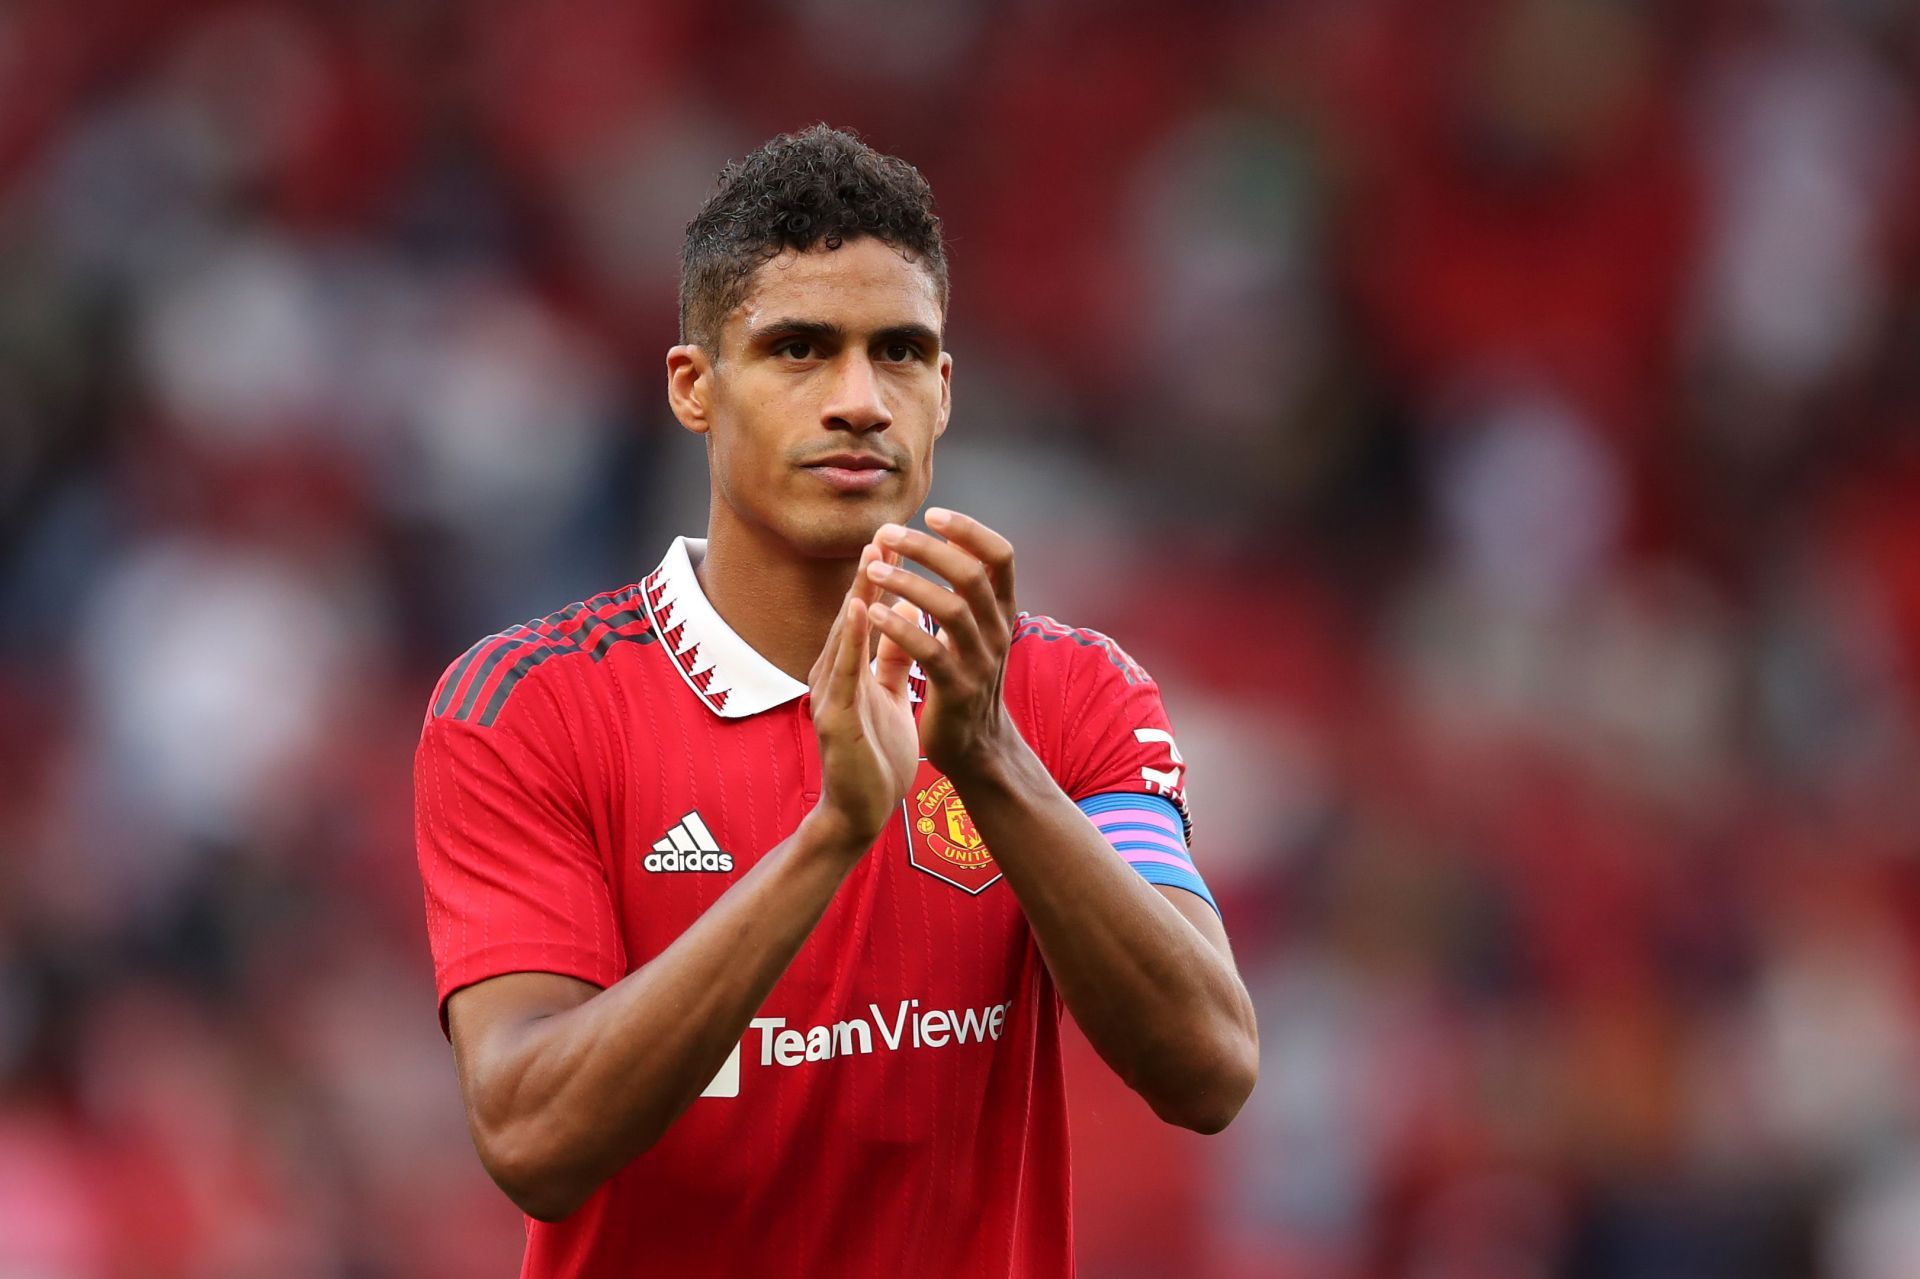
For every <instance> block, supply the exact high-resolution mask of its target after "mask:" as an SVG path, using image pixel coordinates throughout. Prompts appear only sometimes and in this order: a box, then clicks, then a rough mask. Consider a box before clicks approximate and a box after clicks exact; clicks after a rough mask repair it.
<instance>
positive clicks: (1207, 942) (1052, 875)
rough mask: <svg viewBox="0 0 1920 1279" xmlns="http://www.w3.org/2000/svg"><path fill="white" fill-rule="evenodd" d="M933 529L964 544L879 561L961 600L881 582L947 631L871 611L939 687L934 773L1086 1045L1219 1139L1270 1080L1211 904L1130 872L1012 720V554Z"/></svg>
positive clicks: (896, 574) (915, 539) (949, 518)
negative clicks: (993, 870) (988, 857)
mask: <svg viewBox="0 0 1920 1279" xmlns="http://www.w3.org/2000/svg"><path fill="white" fill-rule="evenodd" d="M927 522H928V523H929V524H930V525H933V526H934V527H935V528H936V529H937V530H939V531H940V532H942V533H945V534H946V535H947V537H949V538H951V539H952V540H951V541H947V542H941V541H938V540H937V539H934V538H931V537H928V536H927V535H925V534H923V533H917V532H914V531H913V530H911V529H905V528H901V527H899V526H898V525H889V526H887V527H886V528H884V529H882V530H881V532H880V535H879V542H880V545H882V546H884V547H886V548H888V549H891V550H894V551H898V552H899V553H900V554H902V555H904V556H907V557H909V558H911V559H914V560H916V561H918V562H920V563H922V564H925V565H926V566H927V567H929V568H931V569H933V570H934V571H935V572H936V573H939V574H940V575H941V576H942V577H944V578H946V579H947V581H948V582H949V583H951V585H952V589H951V590H949V589H945V588H943V587H941V586H940V585H938V584H936V583H933V582H928V581H926V580H925V579H923V578H919V577H915V576H913V575H912V574H908V573H905V572H903V571H901V570H898V569H892V568H890V567H889V566H886V565H883V564H876V563H871V562H870V563H869V564H868V567H867V572H868V574H869V576H872V577H873V578H874V580H876V581H877V582H879V583H880V584H881V585H883V586H884V587H886V588H887V589H888V590H892V591H896V592H898V593H899V594H900V595H901V597H902V598H904V599H907V600H910V601H911V602H912V603H914V604H915V605H917V606H919V607H920V608H923V609H926V610H927V611H928V612H930V613H932V614H933V615H934V617H935V618H937V619H938V620H939V622H940V627H941V633H940V635H939V637H938V638H936V637H933V636H929V635H927V634H926V633H925V632H923V631H921V630H920V629H919V628H918V627H917V626H916V625H914V623H913V622H912V621H911V619H909V618H908V617H906V616H905V615H904V614H902V613H899V612H898V611H887V610H881V609H879V608H878V607H876V608H874V609H873V610H872V612H873V618H874V623H875V625H876V626H878V627H879V628H880V631H881V633H882V634H883V635H884V636H885V637H886V639H887V640H888V641H889V642H891V643H892V644H893V645H896V646H897V647H899V648H900V649H902V650H905V651H906V652H907V653H909V654H911V655H912V656H913V658H914V659H916V660H917V661H918V662H919V663H920V666H921V668H922V669H923V670H925V671H926V673H927V682H928V703H927V706H926V708H925V709H924V711H923V713H922V715H921V720H920V733H921V742H922V745H923V747H924V749H925V752H926V755H927V758H928V759H930V760H932V761H933V762H934V763H935V764H936V765H937V766H938V767H939V768H940V769H941V771H942V772H944V773H946V774H947V776H948V777H949V778H951V779H952V781H953V784H954V786H955V787H956V788H957V789H958V790H959V792H960V794H961V797H962V798H963V799H964V800H965V801H966V805H967V812H968V814H969V815H970V816H971V817H972V818H973V821H974V825H975V826H976V827H977V828H978V829H979V831H980V834H981V837H982V838H983V839H984V840H985V841H986V843H987V846H988V847H990V848H992V849H993V850H994V859H995V861H997V862H998V863H999V864H1000V866H1001V869H1002V870H1003V872H1004V873H1005V875H1006V877H1007V883H1008V885H1009V886H1010V887H1011V888H1012V889H1013V891H1014V895H1015V896H1016V897H1018V898H1019V900H1020V906H1021V909H1022V910H1023V911H1025V912H1026V916H1027V921H1028V923H1029V924H1030V925H1031V926H1032V928H1033V933H1034V938H1035V940H1036V941H1037V942H1038V944H1039V947H1040V952H1041V954H1042V955H1043V956H1044V957H1045V959H1046V961H1047V968H1048V971H1049V972H1051V973H1052V974H1053V979H1054V984H1055V985H1056V986H1058V987H1059V990H1060V997H1061V998H1062V999H1063V1000H1064V1001H1065V1003H1066V1005H1067V1007H1068V1009H1069V1010H1071V1011H1072V1013H1073V1016H1074V1020H1075V1021H1077V1022H1079V1024H1080V1027H1081V1029H1082V1030H1084V1031H1085V1032H1086V1035H1087V1039H1088V1041H1089V1042H1090V1043H1092V1044H1093V1046H1094V1048H1095V1049H1096V1050H1098V1051H1099V1053H1100V1055H1101V1056H1102V1057H1103V1058H1104V1059H1105V1060H1106V1061H1107V1063H1108V1064H1109V1065H1111V1066H1112V1067H1113V1068H1114V1070H1115V1071H1116V1072H1117V1073H1118V1074H1119V1075H1120V1077H1121V1078H1122V1079H1124V1080H1126V1082H1127V1083H1128V1085H1129V1086H1131V1087H1132V1088H1133V1089H1134V1090H1135V1091H1136V1092H1138V1093H1140V1095H1141V1096H1142V1097H1144V1098H1145V1099H1146V1100H1147V1103H1148V1104H1149V1105H1151V1106H1152V1107H1153V1109H1154V1113H1155V1114H1158V1115H1159V1116H1160V1117H1161V1118H1163V1119H1165V1120H1167V1121H1168V1122H1170V1123H1176V1124H1179V1125H1181V1126H1182V1127H1186V1128H1192V1129H1194V1130H1196V1131H1199V1132H1217V1131H1219V1130H1220V1129H1222V1128H1224V1127H1226V1126H1227V1124H1228V1123H1229V1122H1230V1121H1231V1120H1232V1119H1233V1117H1234V1115H1235V1114H1236V1113H1238V1112H1239V1109H1240V1107H1241V1105H1242V1104H1243V1103H1244V1102H1245V1101H1246V1099H1247V1096H1248V1094H1249V1093H1251V1092H1252V1091H1253V1084H1254V1079H1255V1077H1256V1075H1257V1073H1258V1069H1259V1066H1258V1062H1259V1036H1258V1031H1257V1029H1256V1026H1255V1022H1254V1014H1253V1003H1252V1000H1251V999H1249V998H1248V996H1247V992H1246V988H1245V986H1243V985H1242V984H1241V981H1240V976H1239V973H1238V972H1237V970H1236V969H1235V967H1234V963H1233V955H1232V952H1231V951H1230V949H1229V947H1228V945H1227V938H1226V933H1225V931H1224V930H1223V929H1222V928H1221V926H1220V921H1219V919H1218V918H1217V917H1216V916H1215V915H1214V914H1213V912H1212V910H1211V909H1210V908H1208V906H1207V905H1206V903H1205V902H1203V901H1201V900H1200V899H1199V898H1198V897H1195V896H1194V895H1193V894H1191V893H1188V892H1186V891H1184V890H1182V889H1179V888H1167V889H1164V890H1162V889H1157V888H1156V887H1155V886H1154V885H1152V884H1149V883H1147V882H1146V881H1145V880H1143V879H1141V878H1140V876H1139V875H1138V874H1136V873H1135V872H1134V871H1133V870H1132V868H1130V867H1128V866H1127V865H1126V864H1125V863H1124V862H1122V861H1121V859H1120V858H1118V857H1116V856H1115V855H1114V851H1113V848H1112V846H1111V845H1109V844H1108V843H1107V842H1106V840H1105V838H1103V837H1102V836H1101V834H1100V832H1099V831H1098V830H1097V829H1095V827H1094V825H1093V823H1092V822H1091V821H1090V820H1088V818H1087V816H1086V814H1084V813H1082V812H1081V811H1080V809H1079V808H1078V807H1077V806H1076V805H1075V804H1074V803H1073V801H1072V800H1070V799H1069V798H1068V797H1067V796H1066V794H1065V793H1064V792H1062V791H1061V789H1060V787H1059V786H1058V785H1056V784H1055V782H1054V780H1053V778H1052V777H1051V776H1049V775H1048V773H1047V771H1046V769H1045V767H1044V766H1043V765H1042V764H1041V762H1040V760H1039V758H1038V757H1037V756H1035V755H1034V753H1033V751H1032V749H1031V748H1030V747H1029V746H1028V745H1027V743H1026V742H1025V741H1024V740H1023V739H1022V738H1021V736H1020V734H1019V732H1018V730H1017V729H1015V728H1014V726H1013V724H1012V721H1011V720H1010V719H1009V717H1008V716H1007V712H1006V706H1005V704H1004V702H1003V700H1002V697H1001V685H1002V682H1003V679H1004V676H1005V671H1006V657H1007V650H1008V648H1009V646H1010V644H1011V639H1012V622H1013V618H1014V616H1015V612H1014V607H1013V547H1012V546H1011V545H1010V544H1008V543H1007V541H1006V539H1005V538H1003V537H1001V536H1000V535H999V534H997V533H995V532H993V531H992V530H991V529H988V528H987V527H986V526H984V525H982V524H980V523H979V522H977V521H975V520H971V519H968V518H967V517H966V516H963V515H958V514H956V513H953V512H943V511H940V510H937V509H934V510H929V511H928V512H927ZM883 650H884V645H883Z"/></svg>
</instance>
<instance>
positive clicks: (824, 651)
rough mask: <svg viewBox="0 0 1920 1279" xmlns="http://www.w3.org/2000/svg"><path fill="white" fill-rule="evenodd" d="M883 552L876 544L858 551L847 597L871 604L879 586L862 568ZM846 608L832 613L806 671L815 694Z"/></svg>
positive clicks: (845, 617)
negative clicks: (824, 641) (823, 636)
mask: <svg viewBox="0 0 1920 1279" xmlns="http://www.w3.org/2000/svg"><path fill="white" fill-rule="evenodd" d="M883 554H884V552H882V551H881V549H880V548H879V547H878V546H874V545H871V544H869V545H868V546H866V547H863V548H862V549H861V551H860V563H859V564H858V566H857V567H856V568H855V569H854V574H853V586H852V587H851V588H849V590H848V591H847V595H848V598H850V599H856V600H859V601H860V602H861V603H862V604H871V603H873V601H874V600H875V598H877V597H878V594H879V587H878V585H877V584H876V583H874V582H873V581H872V580H871V579H869V578H868V577H867V576H866V573H865V572H864V570H865V569H866V567H867V565H868V564H870V563H872V562H873V561H874V560H875V559H877V558H880V557H882V555H883ZM847 616H848V610H847V609H845V608H842V609H841V610H840V611H839V612H837V613H835V614H834V615H833V625H832V626H830V627H828V628H827V642H826V643H825V644H822V645H821V646H820V655H819V656H818V657H816V658H814V659H813V666H812V668H811V669H809V670H808V671H807V689H808V691H809V692H811V693H813V694H814V695H815V696H818V695H819V692H820V677H821V676H822V675H823V674H824V673H825V672H826V671H827V670H829V669H831V667H832V665H833V661H832V654H833V653H834V652H835V651H837V650H836V648H835V645H836V644H837V643H838V641H839V638H840V629H841V627H842V626H844V625H845V624H846V620H847Z"/></svg>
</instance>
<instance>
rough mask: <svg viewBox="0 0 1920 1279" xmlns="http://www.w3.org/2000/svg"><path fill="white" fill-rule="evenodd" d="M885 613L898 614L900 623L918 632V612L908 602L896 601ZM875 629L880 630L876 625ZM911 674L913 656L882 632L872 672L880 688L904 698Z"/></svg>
mask: <svg viewBox="0 0 1920 1279" xmlns="http://www.w3.org/2000/svg"><path fill="white" fill-rule="evenodd" d="M887 611H888V612H890V613H898V614H899V615H900V618H901V620H902V621H904V622H906V623H907V625H909V626H911V627H913V629H914V630H916V631H920V610H919V609H917V608H915V607H914V606H913V605H912V604H911V603H909V602H908V601H906V600H900V601H897V602H896V603H895V604H894V605H893V607H892V608H890V609H888V610H887ZM875 629H877V630H878V629H881V628H880V627H879V626H878V624H877V623H876V625H875ZM920 633H921V634H923V635H924V634H925V633H926V632H925V631H920ZM912 673H913V654H911V653H909V652H907V650H906V649H904V648H901V647H900V645H899V644H897V643H895V642H894V640H893V637H892V636H890V635H888V634H886V633H885V632H884V630H882V633H881V635H880V652H879V655H878V656H877V658H876V659H875V671H874V674H875V676H876V677H877V678H878V679H879V681H880V687H882V688H884V689H886V690H887V691H888V692H891V693H894V694H895V695H897V696H901V697H904V696H906V693H907V679H908V677H909V676H910V675H912Z"/></svg>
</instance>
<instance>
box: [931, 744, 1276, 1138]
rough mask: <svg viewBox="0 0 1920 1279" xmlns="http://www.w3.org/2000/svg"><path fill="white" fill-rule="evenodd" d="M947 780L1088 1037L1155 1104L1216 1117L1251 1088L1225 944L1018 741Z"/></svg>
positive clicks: (1205, 1127) (1244, 1003) (1247, 1045)
mask: <svg viewBox="0 0 1920 1279" xmlns="http://www.w3.org/2000/svg"><path fill="white" fill-rule="evenodd" d="M1014 737H1015V739H1016V740H1015V741H1014V742H1012V743H1011V744H1009V745H1008V746H1006V747H1004V748H1002V749H1000V750H997V751H995V752H993V753H992V755H991V756H990V757H989V758H988V760H987V762H985V763H984V764H983V765H982V766H981V767H980V768H979V769H978V770H974V771H968V772H966V773H964V774H963V775H959V776H954V777H953V781H954V784H955V786H956V788H957V789H958V790H959V792H960V795H961V797H962V799H963V800H964V801H965V803H966V806H967V812H968V814H969V815H970V816H971V817H972V818H973V822H974V825H975V826H976V828H978V830H979V832H980V834H981V837H982V838H983V839H984V840H985V841H986V844H987V847H988V848H990V849H992V850H993V856H994V861H995V862H996V864H998V865H999V867H1000V869H1001V871H1002V873H1004V874H1005V876H1006V878H1007V884H1008V886H1009V887H1010V888H1011V889H1012V890H1013V893H1014V895H1015V897H1017V898H1018V899H1019V902H1020V906H1021V909H1022V910H1023V911H1024V912H1025V913H1026V916H1027V920H1028V922H1029V924H1030V925H1031V927H1032V929H1033V934H1034V938H1035V940H1036V941H1037V942H1038V944H1039V947H1040V953H1041V955H1042V956H1043V957H1044V958H1045V960H1046V963H1047V968H1048V970H1049V971H1050V972H1051V973H1052V975H1053V980H1054V984H1055V985H1056V986H1057V987H1058V988H1059V991H1060V995H1061V998H1062V999H1063V1000H1064V1001H1065V1003H1066V1005H1067V1008H1068V1009H1069V1010H1070V1011H1071V1012H1072V1013H1073V1016H1074V1020H1075V1021H1077V1022H1078V1023H1079V1025H1080V1027H1081V1029H1082V1030H1083V1031H1084V1032H1085V1034H1086V1036H1087V1039H1088V1041H1089V1042H1090V1043H1092V1044H1093V1046H1094V1048H1095V1049H1096V1050H1097V1051H1098V1052H1099V1053H1100V1055H1101V1057H1102V1058H1104V1059H1105V1060H1106V1061H1107V1063H1108V1064H1109V1065H1110V1066H1112V1067H1113V1069H1114V1070H1115V1071H1116V1072H1117V1073H1118V1074H1119V1075H1120V1077H1121V1078H1122V1079H1124V1080H1125V1081H1126V1082H1127V1083H1128V1085H1129V1086H1131V1087H1132V1088H1133V1089H1134V1090H1135V1091H1136V1092H1138V1093H1140V1095H1141V1096H1142V1097H1144V1098H1145V1099H1146V1100H1147V1102H1148V1103H1149V1104H1150V1105H1151V1106H1152V1107H1153V1109H1154V1111H1155V1113H1156V1114H1158V1115H1160V1116H1161V1117H1162V1118H1163V1119H1166V1120H1168V1121H1169V1122H1172V1123H1178V1124H1181V1125H1182V1126H1184V1127H1190V1128H1196V1129H1199V1130H1202V1131H1215V1130H1217V1129H1218V1128H1220V1127H1224V1126H1225V1124H1226V1123H1227V1121H1229V1120H1230V1119H1231V1118H1232V1117H1233V1114H1234V1113H1235V1112H1237V1111H1238V1109H1239V1107H1240V1104H1241V1103H1242V1102H1243V1101H1244V1100H1245V1099H1246V1095H1247V1092H1248V1091H1250V1090H1251V1088H1252V1084H1253V1072H1254V1069H1255V1064H1254V1063H1255V1057H1256V1055H1257V1040H1256V1032H1255V1029H1254V1015H1253V1006H1252V1002H1251V1001H1250V1000H1249V999H1248V997H1247V993H1246V989H1245V987H1244V986H1243V985H1242V984H1241V982H1240V979H1239V976H1238V974H1237V973H1236V972H1235V971H1234V968H1233V964H1232V960H1231V958H1230V957H1229V955H1227V954H1226V953H1224V951H1223V950H1221V949H1217V948H1216V947H1215V945H1214V943H1213V942H1211V941H1210V940H1209V939H1208V938H1206V937H1205V936H1203V935H1202V934H1201V933H1200V931H1199V930H1198V929H1197V928H1195V927H1194V926H1193V925H1192V924H1191V923H1189V922H1188V921H1187V920H1186V919H1185V918H1183V917H1182V916H1181V914H1180V912H1179V911H1178V910H1177V909H1176V908H1175V907H1174V905H1173V903H1172V902H1170V901H1168V900H1167V898H1166V897H1165V896H1163V895H1162V894H1161V893H1160V892H1159V890H1157V889H1156V888H1155V887H1154V886H1153V885H1151V884H1149V883H1148V882H1146V881H1145V880H1144V879H1142V878H1141V877H1140V876H1139V875H1138V874H1137V873H1136V872H1135V871H1134V870H1133V869H1132V867H1130V866H1128V865H1127V864H1126V863H1125V862H1124V861H1122V860H1121V859H1120V858H1119V857H1118V856H1116V855H1115V853H1114V850H1113V847H1112V846H1111V845H1110V844H1109V843H1107V841H1106V839H1105V838H1104V837H1103V836H1102V835H1101V834H1100V832H1099V831H1098V830H1096V829H1095V828H1094V826H1093V823H1092V822H1091V821H1089V820H1088V818H1087V816H1086V814H1084V813H1082V812H1081V811H1080V809H1079V808H1078V807H1077V806H1076V805H1075V804H1074V803H1073V801H1072V800H1070V799H1068V798H1067V796H1066V795H1065V793H1063V792H1062V791H1061V789H1060V788H1059V786H1058V785H1056V784H1055V783H1054V781H1053V779H1052V777H1051V776H1049V775H1048V773H1047V771H1046V769H1045V767H1044V766H1043V765H1042V764H1041V762H1040V760H1039V759H1038V758H1037V757H1036V756H1035V755H1034V754H1033V752H1032V750H1031V749H1030V748H1028V747H1027V745H1026V743H1025V742H1024V741H1019V740H1017V737H1018V735H1017V734H1015V735H1014Z"/></svg>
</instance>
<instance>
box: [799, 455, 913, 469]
mask: <svg viewBox="0 0 1920 1279" xmlns="http://www.w3.org/2000/svg"><path fill="white" fill-rule="evenodd" d="M806 466H807V468H808V469H809V470H811V469H813V468H816V467H823V466H824V467H832V468H833V469H835V470H839V471H891V470H893V469H894V467H893V463H891V462H889V461H887V459H886V458H884V457H881V456H880V455H879V454H878V453H835V454H833V455H832V456H831V457H823V458H819V459H817V460H815V461H812V462H808V463H806Z"/></svg>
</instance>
